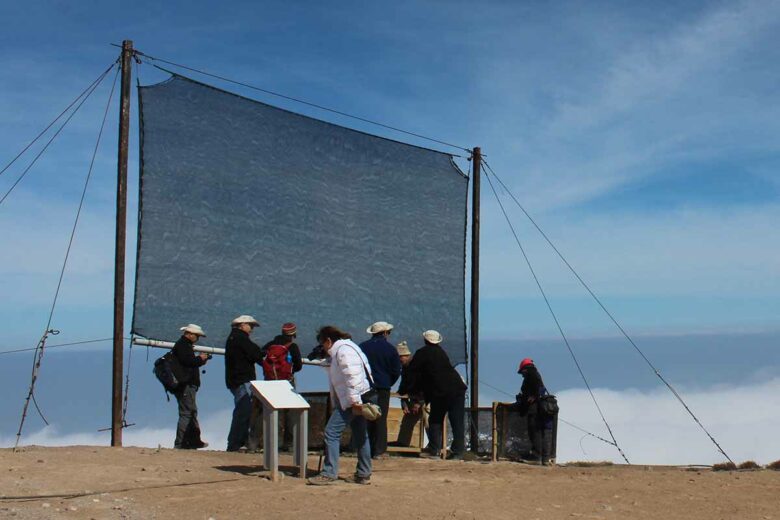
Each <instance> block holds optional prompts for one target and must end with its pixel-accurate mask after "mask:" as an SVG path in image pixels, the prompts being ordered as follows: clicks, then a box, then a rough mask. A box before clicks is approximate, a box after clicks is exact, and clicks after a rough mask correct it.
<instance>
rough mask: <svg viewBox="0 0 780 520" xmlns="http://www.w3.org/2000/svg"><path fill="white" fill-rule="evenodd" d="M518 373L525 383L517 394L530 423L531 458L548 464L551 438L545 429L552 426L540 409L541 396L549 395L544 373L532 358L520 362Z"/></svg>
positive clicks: (518, 402)
mask: <svg viewBox="0 0 780 520" xmlns="http://www.w3.org/2000/svg"><path fill="white" fill-rule="evenodd" d="M517 373H518V374H520V375H521V376H523V384H522V386H521V387H520V393H519V394H517V408H518V411H519V412H520V414H524V415H525V416H526V420H527V424H528V437H530V439H531V445H532V446H533V451H532V452H531V453H530V455H529V459H530V460H533V461H540V462H541V463H542V464H548V463H549V461H550V447H549V441H550V439H548V438H546V436H545V431H546V430H547V429H549V428H551V427H552V421H551V420H550V418H549V417H547V416H545V415H543V414H542V413H541V411H540V410H539V397H541V396H543V395H547V388H545V386H544V381H543V380H542V375H541V374H540V373H539V370H537V368H536V365H534V361H533V359H531V358H525V359H524V360H522V361H521V362H520V367H519V368H518V369H517Z"/></svg>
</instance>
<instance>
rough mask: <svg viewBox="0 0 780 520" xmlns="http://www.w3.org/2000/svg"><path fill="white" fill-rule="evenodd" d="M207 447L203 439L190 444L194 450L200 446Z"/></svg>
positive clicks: (207, 444)
mask: <svg viewBox="0 0 780 520" xmlns="http://www.w3.org/2000/svg"><path fill="white" fill-rule="evenodd" d="M208 447H209V443H208V442H205V441H199V442H195V443H193V444H192V449H194V450H199V449H201V448H208Z"/></svg>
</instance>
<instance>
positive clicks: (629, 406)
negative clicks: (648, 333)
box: [0, 378, 780, 464]
mask: <svg viewBox="0 0 780 520" xmlns="http://www.w3.org/2000/svg"><path fill="white" fill-rule="evenodd" d="M594 392H595V393H596V396H597V398H598V400H599V404H600V405H601V408H602V410H603V411H604V414H605V416H606V418H607V420H608V421H609V423H610V426H611V427H612V431H613V433H614V435H615V437H616V439H617V441H618V444H619V445H620V447H621V448H622V449H623V451H624V452H625V454H626V455H627V456H628V458H629V460H630V461H631V463H634V464H713V463H717V462H721V461H723V460H725V458H724V457H723V455H721V454H720V453H719V452H718V450H717V448H716V447H715V445H714V444H713V443H712V442H711V441H710V439H709V438H708V437H707V435H706V434H705V433H704V431H702V429H701V428H700V427H699V426H698V425H697V424H696V423H695V422H694V421H693V419H692V418H691V417H690V416H689V415H688V413H687V412H686V411H685V409H684V408H683V407H682V406H681V405H680V403H679V402H678V401H677V400H676V399H675V398H674V396H673V395H672V394H671V393H670V392H669V391H667V390H666V389H665V388H660V389H657V390H652V391H637V390H622V391H614V390H602V389H594ZM681 393H682V394H683V397H684V399H685V400H686V402H687V403H688V404H689V405H690V407H691V409H692V410H693V411H694V413H695V414H696V416H697V417H698V418H699V419H700V420H701V422H702V424H703V425H704V426H705V427H706V428H707V429H708V430H709V431H710V433H712V435H713V436H714V437H715V439H716V440H717V441H718V443H719V444H720V445H721V447H722V448H723V449H724V450H725V451H726V453H727V454H728V455H729V456H730V457H731V458H732V459H733V460H734V461H735V462H740V461H744V460H755V461H757V462H759V463H762V464H766V463H768V462H772V461H774V460H778V459H780V442H778V437H777V432H778V431H780V399H778V398H777V396H778V395H780V378H774V379H771V380H768V381H765V382H762V383H756V384H751V385H746V386H718V387H712V388H708V389H704V390H697V391H691V392H685V391H683V392H681ZM558 398H559V402H560V406H561V415H560V416H561V418H563V419H565V420H566V421H568V422H571V423H573V424H576V425H577V426H579V427H581V428H583V429H586V430H588V431H590V432H593V433H595V434H597V435H599V436H601V437H603V438H606V439H609V433H608V432H607V431H606V428H605V426H604V425H603V423H602V422H601V419H600V417H599V415H598V412H597V411H596V409H595V407H594V405H593V402H592V400H591V398H590V395H589V394H588V392H587V391H586V390H565V391H562V392H559V394H558ZM231 413H232V410H230V409H224V410H221V411H219V412H214V413H210V414H207V415H205V416H204V417H202V418H201V429H202V430H203V438H204V439H205V440H207V441H208V442H209V443H210V449H217V450H221V449H225V439H226V438H227V433H228V429H229V426H230V418H231ZM175 422H176V417H175V415H172V416H171V420H170V423H169V424H168V425H166V426H159V427H144V428H133V427H131V428H128V429H126V430H125V432H124V434H123V440H124V445H125V446H143V447H155V448H156V447H158V446H162V447H165V448H170V447H172V446H173V438H174V436H175ZM14 442H15V437H13V436H3V437H0V446H2V447H11V446H13V445H14ZM107 443H108V434H107V433H96V432H76V433H62V432H60V431H59V429H58V427H57V425H56V424H52V425H50V426H47V427H44V428H42V429H39V430H37V431H35V432H33V433H30V434H26V435H24V437H23V442H22V444H24V445H31V444H35V445H42V446H67V445H106V444H107ZM574 460H599V461H601V460H604V461H613V462H623V460H622V458H621V457H620V454H619V453H618V452H617V450H616V449H615V448H614V447H613V446H610V445H608V444H606V443H604V442H602V441H600V440H598V439H595V438H593V437H590V436H588V435H586V434H584V433H582V432H580V431H578V430H576V429H574V428H572V427H571V426H568V425H566V424H563V423H561V424H560V426H559V434H558V461H559V462H566V461H574Z"/></svg>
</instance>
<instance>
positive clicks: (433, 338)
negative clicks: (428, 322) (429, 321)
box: [423, 330, 444, 345]
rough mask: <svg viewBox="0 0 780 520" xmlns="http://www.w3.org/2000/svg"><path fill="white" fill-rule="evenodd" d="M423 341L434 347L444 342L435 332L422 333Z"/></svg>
mask: <svg viewBox="0 0 780 520" xmlns="http://www.w3.org/2000/svg"><path fill="white" fill-rule="evenodd" d="M423 339H424V340H425V341H427V342H428V343H433V344H434V345H438V344H439V343H441V342H442V341H444V338H443V337H442V335H441V334H439V333H438V331H435V330H426V331H425V332H423Z"/></svg>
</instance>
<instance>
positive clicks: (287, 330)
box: [282, 323, 298, 336]
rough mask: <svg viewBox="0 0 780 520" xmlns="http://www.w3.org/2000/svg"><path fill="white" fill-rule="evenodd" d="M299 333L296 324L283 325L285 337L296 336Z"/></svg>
mask: <svg viewBox="0 0 780 520" xmlns="http://www.w3.org/2000/svg"><path fill="white" fill-rule="evenodd" d="M297 332H298V328H297V327H296V326H295V323H285V324H284V325H282V334H284V335H285V336H295V334H296V333H297Z"/></svg>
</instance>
